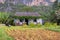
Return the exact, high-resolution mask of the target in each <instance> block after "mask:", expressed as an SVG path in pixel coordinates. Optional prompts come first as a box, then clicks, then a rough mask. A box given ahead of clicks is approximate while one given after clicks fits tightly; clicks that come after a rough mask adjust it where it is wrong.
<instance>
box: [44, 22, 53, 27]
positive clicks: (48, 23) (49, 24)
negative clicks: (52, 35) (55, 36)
mask: <svg viewBox="0 0 60 40" xmlns="http://www.w3.org/2000/svg"><path fill="white" fill-rule="evenodd" d="M44 26H45V27H51V26H52V23H50V22H46V23H45V24H44Z"/></svg>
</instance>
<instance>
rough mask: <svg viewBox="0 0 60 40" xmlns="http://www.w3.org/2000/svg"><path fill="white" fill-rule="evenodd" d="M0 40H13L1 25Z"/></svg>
mask: <svg viewBox="0 0 60 40" xmlns="http://www.w3.org/2000/svg"><path fill="white" fill-rule="evenodd" d="M0 40H13V38H12V37H10V36H9V35H8V34H7V33H6V32H5V29H4V28H3V27H0Z"/></svg>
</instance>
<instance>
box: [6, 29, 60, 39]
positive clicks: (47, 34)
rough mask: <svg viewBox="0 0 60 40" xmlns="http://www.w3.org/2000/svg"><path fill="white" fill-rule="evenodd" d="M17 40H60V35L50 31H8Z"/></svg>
mask: <svg viewBox="0 0 60 40" xmlns="http://www.w3.org/2000/svg"><path fill="white" fill-rule="evenodd" d="M7 33H8V34H9V35H10V36H12V37H13V38H14V39H15V40H60V33H59V32H54V31H49V30H41V29H37V30H33V29H29V30H7Z"/></svg>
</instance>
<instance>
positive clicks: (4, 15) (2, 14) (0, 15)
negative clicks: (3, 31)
mask: <svg viewBox="0 0 60 40" xmlns="http://www.w3.org/2000/svg"><path fill="white" fill-rule="evenodd" d="M9 16H10V14H9V13H6V12H0V22H1V23H5V21H6V20H7V19H8V18H9Z"/></svg>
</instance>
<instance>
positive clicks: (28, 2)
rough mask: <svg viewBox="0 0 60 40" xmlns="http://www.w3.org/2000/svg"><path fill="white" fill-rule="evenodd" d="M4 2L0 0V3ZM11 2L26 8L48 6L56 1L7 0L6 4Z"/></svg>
mask: <svg viewBox="0 0 60 40" xmlns="http://www.w3.org/2000/svg"><path fill="white" fill-rule="evenodd" d="M5 1H6V0H0V3H4V2H5ZM8 1H9V2H11V3H13V4H17V3H23V4H25V5H27V6H39V5H45V6H48V5H50V4H51V3H53V2H54V1H56V0H7V1H6V2H8Z"/></svg>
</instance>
